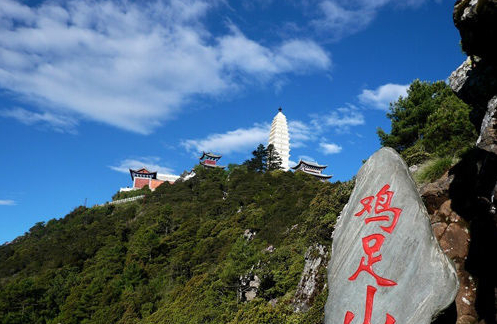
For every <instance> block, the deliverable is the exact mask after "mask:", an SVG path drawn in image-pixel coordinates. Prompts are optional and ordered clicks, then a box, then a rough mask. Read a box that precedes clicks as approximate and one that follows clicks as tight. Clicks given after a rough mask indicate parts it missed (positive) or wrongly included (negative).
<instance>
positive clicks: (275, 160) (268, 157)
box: [243, 144, 282, 172]
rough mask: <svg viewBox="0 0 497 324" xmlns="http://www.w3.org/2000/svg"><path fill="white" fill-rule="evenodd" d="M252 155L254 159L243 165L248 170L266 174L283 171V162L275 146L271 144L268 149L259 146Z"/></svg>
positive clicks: (261, 145)
mask: <svg viewBox="0 0 497 324" xmlns="http://www.w3.org/2000/svg"><path fill="white" fill-rule="evenodd" d="M252 155H253V157H252V159H250V160H247V161H245V162H244V163H243V165H245V166H246V167H247V169H248V170H251V171H256V172H266V171H273V170H279V169H281V163H282V160H281V157H280V156H279V154H278V151H276V149H275V148H274V145H273V144H269V145H268V146H267V147H264V145H263V144H259V146H257V148H256V149H255V150H254V151H253V152H252Z"/></svg>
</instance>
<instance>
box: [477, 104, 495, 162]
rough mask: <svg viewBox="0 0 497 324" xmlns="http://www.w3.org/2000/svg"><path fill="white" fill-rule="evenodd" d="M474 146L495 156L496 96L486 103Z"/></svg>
mask: <svg viewBox="0 0 497 324" xmlns="http://www.w3.org/2000/svg"><path fill="white" fill-rule="evenodd" d="M476 146H478V147H479V148H481V149H484V150H486V151H488V152H493V153H495V154H497V95H495V96H494V97H493V98H492V99H490V101H489V102H488V106H487V112H486V113H485V116H483V121H482V123H481V128H480V136H479V137H478V140H477V141H476Z"/></svg>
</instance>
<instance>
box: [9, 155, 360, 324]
mask: <svg viewBox="0 0 497 324" xmlns="http://www.w3.org/2000/svg"><path fill="white" fill-rule="evenodd" d="M196 173H197V175H196V176H195V177H194V178H192V179H190V180H188V181H186V182H179V183H176V184H174V185H170V184H168V183H165V184H163V185H161V186H160V187H159V188H158V189H157V190H156V191H154V192H153V193H147V194H146V197H145V199H143V200H140V201H138V202H132V203H126V204H123V205H115V206H112V205H111V206H103V207H93V208H85V207H78V208H76V209H75V210H74V211H72V212H71V213H70V214H68V215H67V216H66V217H64V218H63V219H60V220H55V219H53V220H50V221H48V222H47V223H46V224H45V223H38V224H36V225H35V226H33V227H32V228H31V229H30V230H29V232H28V233H26V234H25V235H23V236H21V237H19V238H17V239H16V240H15V241H14V242H12V243H10V244H5V245H3V246H0V265H1V266H0V291H1V294H0V323H1V324H18V323H33V324H43V323H47V324H56V323H64V324H76V323H78V324H89V323H106V324H107V323H123V324H124V323H154V324H162V323H182V324H184V323H232V324H234V323H306V324H313V323H321V322H322V317H323V307H324V303H325V301H326V297H327V291H326V289H324V290H322V292H321V293H320V294H319V295H318V296H316V297H315V299H314V302H313V304H312V307H311V308H310V310H309V311H308V312H305V313H294V312H293V306H292V298H293V296H294V294H295V290H296V286H297V284H298V281H299V280H300V276H301V273H302V270H303V267H304V254H305V251H306V250H307V248H308V247H309V246H311V245H312V244H315V243H320V244H324V245H326V246H329V245H330V243H331V231H332V230H333V226H334V224H335V222H336V219H337V216H338V214H339V213H340V211H341V209H342V208H343V206H344V204H345V203H346V202H347V200H348V197H349V195H350V192H351V190H352V187H353V184H352V182H347V183H322V182H319V181H317V180H316V179H315V178H313V177H312V176H309V175H307V174H304V173H299V174H294V173H291V172H283V171H281V170H277V171H273V172H265V173H262V172H254V171H250V170H247V167H246V166H237V165H231V166H230V168H229V171H224V170H219V169H214V170H206V169H203V168H196ZM246 229H251V230H252V231H255V232H256V233H257V234H256V235H255V237H254V239H252V240H248V239H246V238H245V237H244V236H243V233H244V231H245V230H246ZM269 245H273V246H274V248H275V250H274V251H273V252H268V251H266V248H267V247H268V246H269ZM322 271H324V269H322ZM249 273H253V274H256V275H257V276H258V277H259V278H261V280H262V282H261V288H260V291H259V292H258V295H257V298H255V300H253V301H251V302H241V301H239V300H238V298H237V296H238V294H237V291H238V288H239V285H240V282H239V278H240V276H241V275H245V274H249ZM324 278H325V276H323V278H322V280H323V281H324V280H325V279H324ZM319 284H320V287H322V286H323V285H324V282H320V283H319ZM271 299H277V303H276V305H274V306H273V305H271V304H270V303H269V300H271Z"/></svg>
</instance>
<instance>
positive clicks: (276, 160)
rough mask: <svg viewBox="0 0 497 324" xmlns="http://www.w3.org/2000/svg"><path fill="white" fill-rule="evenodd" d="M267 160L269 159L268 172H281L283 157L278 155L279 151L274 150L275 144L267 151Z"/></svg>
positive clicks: (269, 146) (268, 147) (270, 145)
mask: <svg viewBox="0 0 497 324" xmlns="http://www.w3.org/2000/svg"><path fill="white" fill-rule="evenodd" d="M266 158H267V170H268V171H272V170H279V169H281V163H282V160H281V157H280V155H279V154H278V151H276V149H275V148H274V145H273V144H269V145H268V146H267V149H266Z"/></svg>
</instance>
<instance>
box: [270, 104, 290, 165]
mask: <svg viewBox="0 0 497 324" xmlns="http://www.w3.org/2000/svg"><path fill="white" fill-rule="evenodd" d="M281 111H282V109H281V107H280V108H279V109H278V113H277V114H276V116H274V118H273V123H272V124H271V132H270V133H269V142H268V144H273V146H274V148H275V149H276V152H278V155H279V156H280V158H281V168H282V169H283V170H285V171H288V170H289V169H290V167H289V165H288V163H289V161H290V136H289V135H288V125H287V122H286V116H285V115H283V113H282V112H281Z"/></svg>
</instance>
